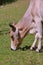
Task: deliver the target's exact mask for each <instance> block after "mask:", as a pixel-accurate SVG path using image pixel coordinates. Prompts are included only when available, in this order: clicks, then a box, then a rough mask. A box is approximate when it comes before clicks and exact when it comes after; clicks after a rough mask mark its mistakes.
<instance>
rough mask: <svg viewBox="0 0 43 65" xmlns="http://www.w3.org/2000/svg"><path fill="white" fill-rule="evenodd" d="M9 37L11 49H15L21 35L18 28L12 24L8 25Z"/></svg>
mask: <svg viewBox="0 0 43 65" xmlns="http://www.w3.org/2000/svg"><path fill="white" fill-rule="evenodd" d="M10 27H11V31H10V37H11V49H12V50H16V49H17V48H18V46H19V45H20V43H21V37H20V33H19V30H18V28H16V27H15V26H14V25H10Z"/></svg>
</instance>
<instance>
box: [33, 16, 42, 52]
mask: <svg viewBox="0 0 43 65" xmlns="http://www.w3.org/2000/svg"><path fill="white" fill-rule="evenodd" d="M34 20H35V23H36V26H37V32H38V34H37V36H38V47H37V49H36V51H37V52H39V51H40V49H41V38H42V23H41V21H42V19H41V18H40V17H38V16H36V17H35V18H34Z"/></svg>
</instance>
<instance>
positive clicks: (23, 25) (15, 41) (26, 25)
mask: <svg viewBox="0 0 43 65" xmlns="http://www.w3.org/2000/svg"><path fill="white" fill-rule="evenodd" d="M42 21H43V0H30V5H29V7H28V9H27V11H26V13H25V14H24V16H23V17H22V19H21V20H20V21H19V22H18V23H17V24H15V23H13V24H12V25H10V27H11V28H12V29H11V31H10V36H11V49H13V50H16V49H17V48H18V47H19V45H20V44H21V41H22V39H23V38H24V37H25V36H26V35H27V34H28V32H30V33H33V32H36V35H35V40H34V42H33V44H32V46H31V48H30V50H32V49H33V48H35V43H36V41H37V40H38V47H37V49H36V51H37V52H39V51H40V50H41V38H42ZM33 30H34V31H33Z"/></svg>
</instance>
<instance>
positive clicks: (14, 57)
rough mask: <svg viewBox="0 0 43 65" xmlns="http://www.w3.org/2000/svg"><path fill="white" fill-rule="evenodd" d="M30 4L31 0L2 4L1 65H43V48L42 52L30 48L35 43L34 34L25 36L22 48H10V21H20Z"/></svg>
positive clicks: (0, 25) (0, 17)
mask: <svg viewBox="0 0 43 65" xmlns="http://www.w3.org/2000/svg"><path fill="white" fill-rule="evenodd" d="M28 5H29V0H17V1H15V2H12V3H9V4H8V3H7V4H5V5H3V6H0V65H43V48H42V50H41V52H40V53H36V52H35V51H34V50H33V51H30V50H29V48H28V47H30V46H31V45H32V43H33V40H34V35H30V34H29V35H27V36H26V37H25V38H24V40H23V42H22V44H21V46H20V47H21V49H18V50H16V51H12V50H11V49H10V36H9V33H8V32H9V30H10V27H9V23H13V22H14V21H16V22H18V21H19V20H20V19H21V17H22V16H23V15H24V13H25V11H26V9H27V8H28ZM6 33H7V34H6ZM42 46H43V40H42Z"/></svg>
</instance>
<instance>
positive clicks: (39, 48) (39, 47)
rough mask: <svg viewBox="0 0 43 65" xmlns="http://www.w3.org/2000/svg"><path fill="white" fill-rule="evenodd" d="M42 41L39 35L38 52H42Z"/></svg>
mask: <svg viewBox="0 0 43 65" xmlns="http://www.w3.org/2000/svg"><path fill="white" fill-rule="evenodd" d="M41 39H42V36H41V35H40V34H39V38H38V47H37V49H36V52H40V50H41V46H42V45H41Z"/></svg>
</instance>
